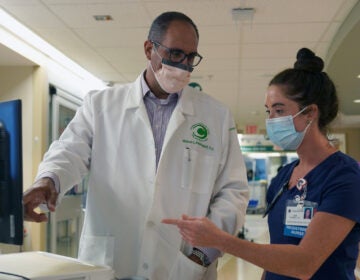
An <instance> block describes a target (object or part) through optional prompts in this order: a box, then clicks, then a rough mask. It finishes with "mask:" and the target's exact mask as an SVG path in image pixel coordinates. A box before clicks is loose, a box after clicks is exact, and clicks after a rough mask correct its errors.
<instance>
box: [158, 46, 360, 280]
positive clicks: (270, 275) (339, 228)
mask: <svg viewBox="0 0 360 280" xmlns="http://www.w3.org/2000/svg"><path fill="white" fill-rule="evenodd" d="M323 67H324V63H323V60H322V59H321V58H319V57H317V56H315V54H314V53H313V52H312V51H310V50H309V49H306V48H303V49H301V50H299V52H298V54H297V61H296V62H295V64H294V68H291V69H286V70H284V71H282V72H280V73H279V74H277V75H276V76H275V77H274V78H273V79H272V80H271V82H270V84H269V87H268V90H267V94H266V101H265V107H266V110H267V113H268V119H267V120H266V128H267V133H268V136H269V137H270V139H271V140H272V142H273V143H274V144H276V145H278V146H280V147H281V148H283V149H284V150H296V152H297V154H298V157H299V159H298V160H295V161H294V162H292V163H290V164H288V165H286V166H284V167H283V168H281V170H280V171H279V173H278V174H277V176H276V177H275V178H274V179H273V180H272V181H271V183H270V186H269V190H268V193H267V203H268V207H267V211H266V213H265V215H267V214H268V224H269V232H270V243H271V244H256V243H252V242H249V241H247V240H242V239H239V238H236V237H234V236H231V235H229V234H227V233H225V232H223V231H221V230H220V229H218V227H217V226H216V225H215V224H213V223H211V222H210V221H209V220H208V219H206V218H196V217H188V216H183V217H182V218H181V219H164V221H163V222H164V223H168V224H175V225H177V226H178V227H179V229H180V233H181V234H182V236H183V238H184V239H185V240H186V241H187V242H189V243H190V244H192V245H194V246H195V245H196V246H206V247H214V248H217V249H219V250H221V251H222V252H226V253H230V254H232V255H235V256H237V257H240V258H242V259H244V260H246V261H249V262H251V263H253V264H255V265H257V266H260V267H262V268H264V274H263V277H262V279H265V280H275V279H276V280H277V279H279V280H280V279H281V280H283V279H319V280H325V279H326V280H327V279H336V280H342V279H353V280H355V275H354V270H355V266H356V260H357V257H358V244H359V241H360V224H359V223H360V168H359V165H358V163H357V162H356V161H355V160H354V159H352V158H351V157H349V156H347V155H345V154H344V153H342V152H340V151H338V150H337V149H336V148H335V147H334V146H333V145H331V143H330V141H329V140H328V138H327V131H328V125H329V124H330V123H331V121H333V120H334V119H335V117H336V116H337V113H338V98H337V95H336V89H335V86H334V84H333V82H332V81H331V79H330V78H329V76H328V75H327V74H326V73H325V72H323V71H322V70H323ZM210 211H211V209H210ZM305 211H307V212H309V211H310V212H311V218H310V219H308V218H307V217H306V215H305V214H306V213H305ZM219 224H221V221H219Z"/></svg>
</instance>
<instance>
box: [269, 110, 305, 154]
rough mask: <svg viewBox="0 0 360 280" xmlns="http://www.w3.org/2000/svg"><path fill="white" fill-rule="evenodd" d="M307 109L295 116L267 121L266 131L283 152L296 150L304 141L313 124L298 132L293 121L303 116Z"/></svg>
mask: <svg viewBox="0 0 360 280" xmlns="http://www.w3.org/2000/svg"><path fill="white" fill-rule="evenodd" d="M306 108H307V107H305V108H304V109H302V110H301V111H299V112H298V113H297V114H296V115H294V116H291V115H289V116H285V117H279V118H272V119H266V131H267V134H268V136H269V138H270V140H271V142H273V143H274V144H275V145H277V146H279V147H280V148H282V149H283V150H296V149H297V148H298V147H299V146H300V144H301V142H302V141H303V139H304V136H305V133H306V130H307V129H308V127H309V126H310V124H311V122H310V123H309V124H308V125H307V126H306V128H305V129H304V131H296V129H295V126H294V121H293V119H294V118H295V117H297V116H298V115H299V114H301V113H302V112H303V111H304V110H305V109H306Z"/></svg>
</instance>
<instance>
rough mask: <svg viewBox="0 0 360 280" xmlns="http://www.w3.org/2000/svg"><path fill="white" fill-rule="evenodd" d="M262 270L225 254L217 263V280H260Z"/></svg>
mask: <svg viewBox="0 0 360 280" xmlns="http://www.w3.org/2000/svg"><path fill="white" fill-rule="evenodd" d="M262 271H263V270H262V268H260V267H257V266H255V265H253V264H251V263H248V262H245V261H243V260H241V259H239V258H235V257H233V256H231V255H228V254H225V255H224V256H223V257H222V258H221V259H220V261H219V267H218V280H260V279H261V275H262Z"/></svg>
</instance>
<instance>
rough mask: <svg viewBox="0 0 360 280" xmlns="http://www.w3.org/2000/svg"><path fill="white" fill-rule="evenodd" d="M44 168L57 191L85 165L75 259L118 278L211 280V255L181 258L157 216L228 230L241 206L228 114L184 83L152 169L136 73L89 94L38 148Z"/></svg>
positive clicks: (241, 182) (173, 236)
mask: <svg viewBox="0 0 360 280" xmlns="http://www.w3.org/2000/svg"><path fill="white" fill-rule="evenodd" d="M199 124H202V125H204V126H205V127H207V129H208V134H207V135H206V134H201V131H198V130H196V129H197V128H199ZM197 135H198V136H199V135H200V138H201V137H203V136H204V135H205V136H207V137H203V139H200V140H199V139H197V138H196V136H197ZM46 171H51V172H55V173H56V174H57V175H58V177H59V178H60V186H61V195H63V194H64V193H65V191H66V190H67V189H68V188H69V187H71V186H73V185H75V184H76V183H79V182H80V181H81V178H83V176H84V175H86V174H87V173H88V172H89V171H90V173H89V181H88V194H87V203H86V211H85V221H84V225H83V231H82V236H81V241H80V248H79V258H80V259H81V260H84V261H88V262H91V263H94V264H100V265H109V266H112V267H113V268H114V270H115V273H116V276H117V277H125V276H132V275H141V276H145V277H147V278H148V279H151V280H162V279H164V280H165V279H166V280H168V279H174V280H175V279H176V280H184V279H186V280H191V279H216V275H217V274H216V262H214V263H213V264H212V265H210V266H209V267H208V268H204V267H202V266H200V265H197V264H195V263H194V262H192V261H191V260H189V259H188V258H187V257H186V256H185V255H184V253H183V252H182V249H183V248H184V246H183V245H182V242H181V236H180V234H179V233H178V229H177V227H175V226H171V225H165V224H162V223H161V220H162V219H163V218H170V217H171V218H178V217H180V216H181V214H184V213H186V214H189V215H195V216H205V215H207V216H208V217H209V218H210V219H211V220H212V221H213V222H214V223H216V224H217V225H218V226H219V227H221V228H222V229H224V230H226V231H228V232H231V233H232V234H235V233H237V231H238V230H239V229H240V227H241V226H242V224H243V222H244V217H245V212H246V207H247V203H248V187H247V180H246V172H245V166H244V161H243V157H242V154H241V151H240V147H239V143H238V140H237V132H236V129H235V124H234V121H233V119H232V117H231V114H230V112H229V110H228V109H227V108H226V107H225V106H223V105H221V104H220V103H219V102H218V101H216V100H215V99H213V98H211V97H209V96H208V95H206V94H204V93H201V92H199V91H197V90H195V89H192V88H190V87H187V88H186V89H184V91H183V94H182V96H181V98H180V99H179V101H178V104H177V106H176V108H175V110H174V112H173V114H172V116H171V119H170V121H169V124H168V128H167V132H166V135H165V139H164V144H163V148H162V154H161V157H160V160H159V165H158V170H157V171H156V165H155V145H154V139H153V134H152V130H151V126H150V122H149V119H148V115H147V111H146V108H145V105H144V102H143V96H142V90H141V82H140V77H139V78H138V79H137V80H136V81H135V82H134V83H130V84H127V85H122V86H118V87H115V88H110V89H106V90H104V91H99V92H91V93H89V94H88V95H87V96H86V97H85V99H84V104H83V106H82V107H81V108H80V109H79V110H78V111H77V113H76V116H75V117H74V119H73V121H72V122H71V123H70V124H69V125H68V127H67V128H66V130H65V131H64V133H63V134H62V136H61V138H60V140H59V141H56V142H54V143H53V144H52V146H51V148H50V149H49V151H48V152H47V153H46V155H45V157H44V161H43V162H42V163H41V164H40V167H39V174H41V173H43V172H46ZM187 247H188V246H185V248H187Z"/></svg>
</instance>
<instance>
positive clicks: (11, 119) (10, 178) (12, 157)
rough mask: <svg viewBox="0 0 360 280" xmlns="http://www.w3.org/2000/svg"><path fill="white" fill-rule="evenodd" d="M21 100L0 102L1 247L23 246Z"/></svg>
mask: <svg viewBox="0 0 360 280" xmlns="http://www.w3.org/2000/svg"><path fill="white" fill-rule="evenodd" d="M22 193H23V174H22V129H21V100H11V101H6V102H0V243H6V244H14V245H22V244H23V233H24V230H23V204H22Z"/></svg>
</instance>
